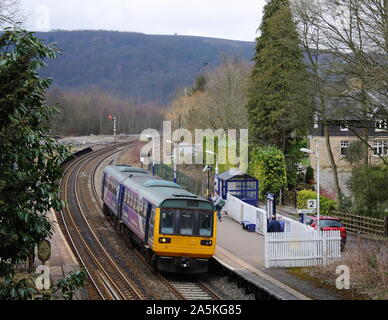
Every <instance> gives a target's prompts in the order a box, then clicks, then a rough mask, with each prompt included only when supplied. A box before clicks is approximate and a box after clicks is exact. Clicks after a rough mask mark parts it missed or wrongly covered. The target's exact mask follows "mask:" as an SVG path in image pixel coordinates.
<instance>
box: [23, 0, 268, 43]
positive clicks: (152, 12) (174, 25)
mask: <svg viewBox="0 0 388 320" xmlns="http://www.w3.org/2000/svg"><path fill="white" fill-rule="evenodd" d="M264 4H265V0H240V1H238V0H83V1H80V0H65V1H64V0H21V6H22V9H23V12H24V15H25V17H26V23H25V24H26V27H27V28H28V29H29V30H32V31H48V30H53V29H62V30H80V29H83V30H84V29H94V30H96V29H98V30H116V31H131V32H141V33H147V34H175V33H177V34H179V35H193V36H208V37H214V38H224V39H233V40H244V41H254V40H255V38H256V36H257V33H256V31H257V29H258V27H259V25H260V23H261V18H262V15H263V13H262V11H263V7H264Z"/></svg>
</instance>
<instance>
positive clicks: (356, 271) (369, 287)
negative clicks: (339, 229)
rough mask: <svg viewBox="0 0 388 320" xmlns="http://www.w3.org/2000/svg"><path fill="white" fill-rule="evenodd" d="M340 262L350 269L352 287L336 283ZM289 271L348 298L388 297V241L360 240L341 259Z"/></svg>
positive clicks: (382, 298)
mask: <svg viewBox="0 0 388 320" xmlns="http://www.w3.org/2000/svg"><path fill="white" fill-rule="evenodd" d="M339 265H345V266H347V267H349V269H350V290H338V289H337V288H336V287H335V280H336V278H337V277H338V275H337V274H336V273H335V271H336V269H337V267H338V266H339ZM289 272H290V273H292V274H294V275H296V276H298V277H299V278H301V279H303V280H309V281H312V282H314V283H315V284H316V285H317V286H318V287H323V288H326V289H329V290H330V291H333V292H335V293H336V294H338V295H340V296H341V297H342V298H344V299H352V300H359V299H368V300H387V299H388V248H387V247H386V245H384V243H382V244H381V243H370V242H365V241H363V242H361V241H358V243H357V244H356V245H355V247H354V248H352V250H348V251H346V252H344V254H343V257H342V260H341V261H339V262H336V263H333V264H330V265H326V266H319V267H311V268H293V269H290V270H289Z"/></svg>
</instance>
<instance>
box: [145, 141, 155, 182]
mask: <svg viewBox="0 0 388 320" xmlns="http://www.w3.org/2000/svg"><path fill="white" fill-rule="evenodd" d="M146 137H147V138H149V139H152V175H153V176H155V150H156V149H155V138H154V136H151V135H146Z"/></svg>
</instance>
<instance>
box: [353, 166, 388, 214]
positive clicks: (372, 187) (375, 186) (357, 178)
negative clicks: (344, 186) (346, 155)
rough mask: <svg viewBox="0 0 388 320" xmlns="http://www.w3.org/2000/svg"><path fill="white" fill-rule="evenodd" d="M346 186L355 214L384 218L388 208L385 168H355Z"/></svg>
mask: <svg viewBox="0 0 388 320" xmlns="http://www.w3.org/2000/svg"><path fill="white" fill-rule="evenodd" d="M348 184H349V187H350V190H351V191H352V193H353V196H354V203H353V211H354V212H355V213H356V214H358V215H365V216H369V217H375V218H384V215H385V214H386V208H387V206H388V192H387V189H388V167H387V166H374V167H369V168H367V169H365V167H359V168H356V169H354V170H353V174H352V177H351V179H350V180H349V182H348Z"/></svg>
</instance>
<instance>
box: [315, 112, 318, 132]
mask: <svg viewBox="0 0 388 320" xmlns="http://www.w3.org/2000/svg"><path fill="white" fill-rule="evenodd" d="M314 129H319V117H318V115H317V114H315V115H314Z"/></svg>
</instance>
